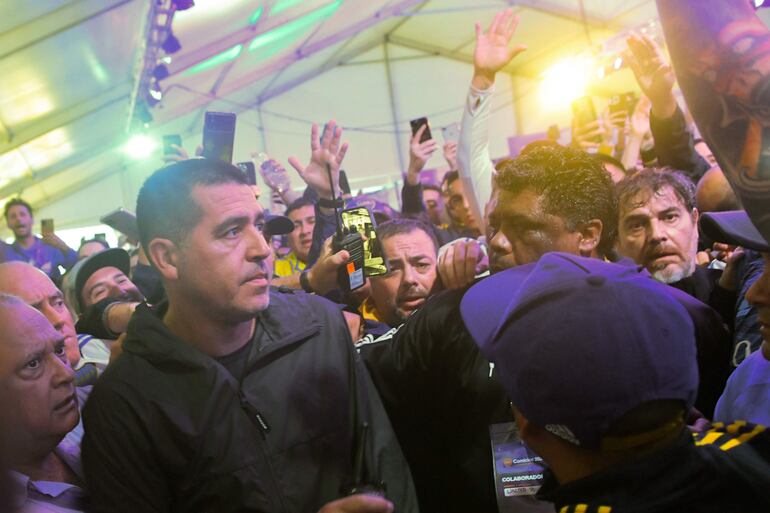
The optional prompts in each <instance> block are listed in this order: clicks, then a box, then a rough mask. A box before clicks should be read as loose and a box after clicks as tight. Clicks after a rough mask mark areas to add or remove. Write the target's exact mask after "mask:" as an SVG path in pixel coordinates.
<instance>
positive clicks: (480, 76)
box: [471, 71, 495, 91]
mask: <svg viewBox="0 0 770 513" xmlns="http://www.w3.org/2000/svg"><path fill="white" fill-rule="evenodd" d="M494 84H495V74H494V73H492V74H490V73H487V72H483V71H474V73H473V79H472V80H471V85H472V86H473V87H474V88H475V89H477V90H479V91H486V90H487V89H489V88H490V87H492V86H493V85H494Z"/></svg>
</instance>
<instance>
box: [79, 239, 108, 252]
mask: <svg viewBox="0 0 770 513" xmlns="http://www.w3.org/2000/svg"><path fill="white" fill-rule="evenodd" d="M94 242H95V243H97V244H101V245H102V247H103V248H104V249H110V245H109V243H108V242H107V241H106V240H104V239H98V238H94V239H86V240H84V241H82V242H81V243H80V246H79V247H78V251H80V250H81V249H83V246H85V245H86V244H91V243H94Z"/></svg>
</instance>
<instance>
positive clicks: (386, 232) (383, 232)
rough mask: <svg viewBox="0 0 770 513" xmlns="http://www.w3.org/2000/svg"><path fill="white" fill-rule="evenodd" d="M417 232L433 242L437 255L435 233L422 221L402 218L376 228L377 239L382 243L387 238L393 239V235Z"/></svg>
mask: <svg viewBox="0 0 770 513" xmlns="http://www.w3.org/2000/svg"><path fill="white" fill-rule="evenodd" d="M417 230H421V231H423V232H425V234H426V235H427V236H428V237H429V238H430V240H432V241H433V246H434V247H435V248H436V253H437V254H438V248H439V244H438V239H437V238H436V233H435V232H434V231H433V228H431V227H430V226H428V225H427V224H426V223H424V222H422V221H418V220H417V219H408V218H404V217H402V218H400V219H393V220H391V221H387V222H385V223H382V224H381V225H379V226H377V230H376V231H377V238H378V239H380V242H382V241H384V240H385V239H387V238H389V237H393V236H394V235H400V234H404V233H412V232H414V231H417Z"/></svg>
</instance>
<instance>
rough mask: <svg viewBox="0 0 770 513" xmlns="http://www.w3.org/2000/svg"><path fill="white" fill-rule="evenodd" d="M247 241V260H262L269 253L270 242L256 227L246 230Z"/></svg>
mask: <svg viewBox="0 0 770 513" xmlns="http://www.w3.org/2000/svg"><path fill="white" fill-rule="evenodd" d="M248 233H249V241H248V250H247V254H246V257H247V258H248V259H249V260H263V259H265V258H267V257H268V256H269V255H270V244H269V243H268V241H267V240H266V239H265V235H264V234H263V233H262V231H261V230H259V229H258V228H256V227H253V228H252V229H251V230H248Z"/></svg>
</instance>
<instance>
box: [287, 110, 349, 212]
mask: <svg viewBox="0 0 770 513" xmlns="http://www.w3.org/2000/svg"><path fill="white" fill-rule="evenodd" d="M341 138H342V127H338V126H337V124H336V123H335V122H334V121H329V122H328V123H326V126H325V129H324V132H323V136H322V137H320V138H319V136H318V125H316V124H315V123H313V126H312V127H311V129H310V163H309V164H308V165H307V166H303V165H302V164H301V163H300V161H299V159H297V157H289V164H291V166H292V167H293V168H294V169H296V170H297V172H298V173H299V175H300V176H301V177H302V179H303V180H304V181H305V183H306V184H307V185H308V186H309V187H311V188H312V189H313V190H315V191H316V192H317V193H318V195H319V196H320V197H321V198H325V199H331V198H332V185H331V184H330V183H329V176H328V173H327V170H326V166H327V165H328V166H329V168H330V170H331V174H332V180H333V181H334V187H335V189H336V190H335V191H334V197H339V196H340V191H339V182H340V164H342V160H343V159H344V158H345V153H346V152H347V151H348V143H343V144H340V139H341Z"/></svg>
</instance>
